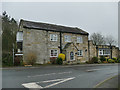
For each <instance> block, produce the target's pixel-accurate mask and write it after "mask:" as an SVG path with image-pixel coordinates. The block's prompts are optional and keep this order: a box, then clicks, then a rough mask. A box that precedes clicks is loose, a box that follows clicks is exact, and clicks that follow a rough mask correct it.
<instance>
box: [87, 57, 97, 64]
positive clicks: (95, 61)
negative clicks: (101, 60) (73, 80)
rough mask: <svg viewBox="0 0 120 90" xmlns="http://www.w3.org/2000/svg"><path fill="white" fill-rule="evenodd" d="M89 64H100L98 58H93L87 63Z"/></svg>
mask: <svg viewBox="0 0 120 90" xmlns="http://www.w3.org/2000/svg"><path fill="white" fill-rule="evenodd" d="M86 63H87V64H93V63H98V58H97V57H93V58H92V59H91V60H89V61H86Z"/></svg>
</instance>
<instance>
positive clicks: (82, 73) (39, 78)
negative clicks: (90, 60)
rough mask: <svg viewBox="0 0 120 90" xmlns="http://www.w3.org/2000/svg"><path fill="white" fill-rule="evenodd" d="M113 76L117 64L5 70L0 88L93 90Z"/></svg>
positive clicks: (116, 71)
mask: <svg viewBox="0 0 120 90" xmlns="http://www.w3.org/2000/svg"><path fill="white" fill-rule="evenodd" d="M115 75H118V64H98V65H68V66H40V67H31V68H30V67H25V68H7V69H3V70H2V79H3V81H2V88H94V87H95V86H96V85H97V84H99V83H100V82H102V81H104V80H105V79H107V78H109V77H112V76H115ZM113 88H114V87H113Z"/></svg>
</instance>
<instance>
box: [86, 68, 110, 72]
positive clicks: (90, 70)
mask: <svg viewBox="0 0 120 90" xmlns="http://www.w3.org/2000/svg"><path fill="white" fill-rule="evenodd" d="M105 69H110V68H102V69H89V70H86V71H87V72H92V71H97V70H105Z"/></svg>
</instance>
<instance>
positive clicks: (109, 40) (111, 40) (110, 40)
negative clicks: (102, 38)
mask: <svg viewBox="0 0 120 90" xmlns="http://www.w3.org/2000/svg"><path fill="white" fill-rule="evenodd" d="M106 44H109V45H110V46H111V45H115V44H117V41H116V40H115V38H114V37H113V36H112V35H109V36H107V37H106Z"/></svg>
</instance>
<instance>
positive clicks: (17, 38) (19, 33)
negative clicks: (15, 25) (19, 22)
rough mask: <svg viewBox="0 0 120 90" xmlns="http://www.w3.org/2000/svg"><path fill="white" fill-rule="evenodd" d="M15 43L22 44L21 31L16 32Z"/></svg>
mask: <svg viewBox="0 0 120 90" xmlns="http://www.w3.org/2000/svg"><path fill="white" fill-rule="evenodd" d="M16 41H17V42H22V41H23V32H22V31H18V32H17V34H16Z"/></svg>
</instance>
